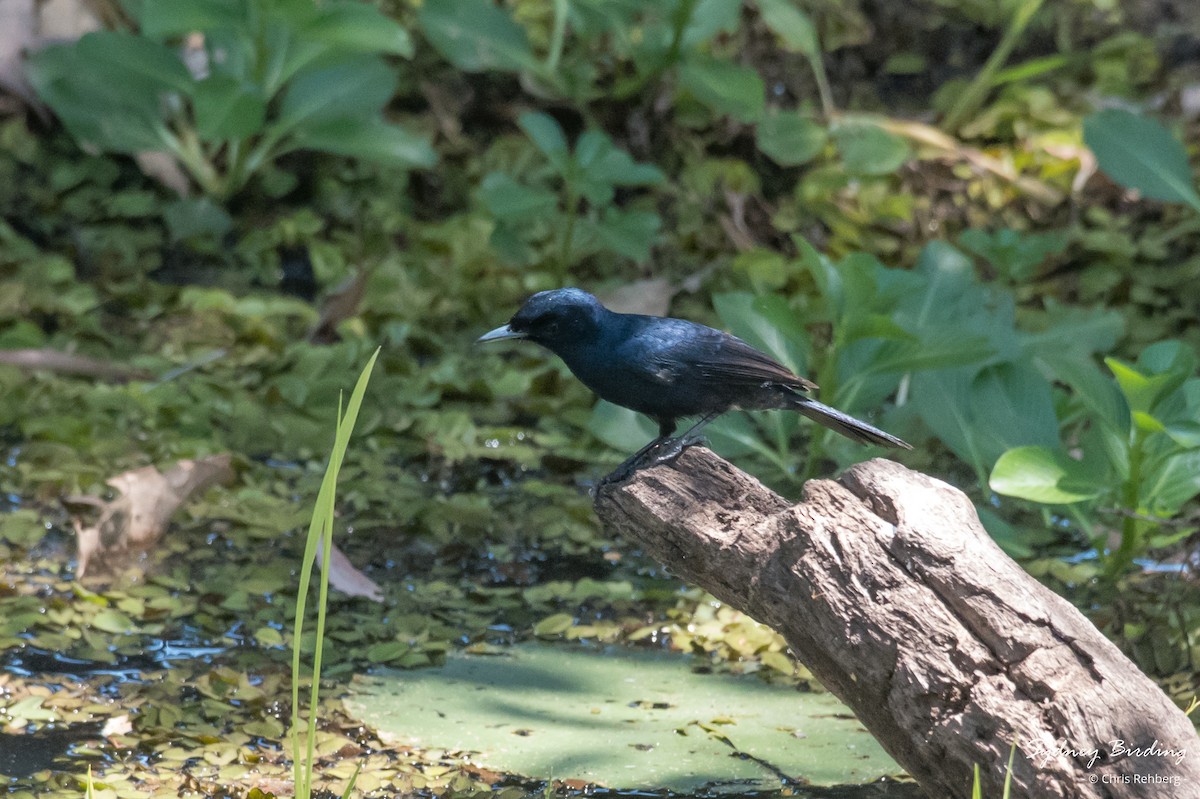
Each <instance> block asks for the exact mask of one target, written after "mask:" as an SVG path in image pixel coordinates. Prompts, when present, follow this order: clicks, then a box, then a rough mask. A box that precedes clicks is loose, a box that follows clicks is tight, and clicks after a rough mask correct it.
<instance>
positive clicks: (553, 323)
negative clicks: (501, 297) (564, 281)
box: [476, 288, 608, 352]
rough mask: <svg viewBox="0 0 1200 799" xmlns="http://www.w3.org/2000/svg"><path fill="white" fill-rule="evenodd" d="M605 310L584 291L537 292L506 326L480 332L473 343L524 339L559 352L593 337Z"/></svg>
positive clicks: (567, 289)
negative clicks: (483, 332) (487, 331)
mask: <svg viewBox="0 0 1200 799" xmlns="http://www.w3.org/2000/svg"><path fill="white" fill-rule="evenodd" d="M605 313H608V311H607V310H606V309H605V307H604V306H603V305H601V304H600V301H599V300H597V299H596V298H595V297H593V296H592V295H591V294H588V293H587V292H586V291H582V290H580V289H574V288H566V289H552V290H551V291H539V292H538V293H537V294H534V295H533V296H532V297H530V298H529V299H528V300H526V301H525V304H524V305H522V306H521V309H520V310H519V311H517V312H516V314H514V315H513V318H512V319H510V320H508V324H507V325H504V326H503V327H498V328H496V329H495V330H493V331H491V332H490V333H485V334H483V335H482V336H480V337H479V338H478V339H477V341H476V343H482V342H485V341H500V340H502V339H509V338H526V339H529V340H530V341H533V342H535V343H537V344H541V345H542V346H543V347H546V348H547V349H550V350H553V351H555V352H561V351H562V350H563V349H567V348H570V347H571V346H573V345H575V344H582V343H587V342H589V341H591V340H592V339H594V338H595V336H596V334H597V333H598V332H599V328H600V319H601V317H602V316H603V315H604V314H605Z"/></svg>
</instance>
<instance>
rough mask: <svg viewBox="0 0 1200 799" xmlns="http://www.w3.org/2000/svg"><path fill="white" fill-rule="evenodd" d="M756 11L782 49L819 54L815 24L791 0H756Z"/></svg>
mask: <svg viewBox="0 0 1200 799" xmlns="http://www.w3.org/2000/svg"><path fill="white" fill-rule="evenodd" d="M758 11H759V13H760V14H761V15H762V20H763V22H765V23H766V25H767V27H768V28H770V29H771V32H772V33H774V34H775V35H776V36H778V37H779V41H780V43H781V44H782V45H783V49H785V50H788V51H790V52H793V53H803V54H804V55H806V56H810V57H812V56H819V55H820V54H821V44H820V42H819V41H818V40H817V29H816V26H814V25H813V23H812V20H811V19H809V17H808V15H807V14H805V13H804V12H803V11H801V10H800V9H799V8H797V7H796V4H795V3H794V2H793V0H758Z"/></svg>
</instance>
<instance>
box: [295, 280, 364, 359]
mask: <svg viewBox="0 0 1200 799" xmlns="http://www.w3.org/2000/svg"><path fill="white" fill-rule="evenodd" d="M366 289H367V270H365V269H359V270H358V271H356V272H355V273H354V274H353V275H351V276H350V277H348V278H347V279H346V280H344V281H342V284H341V285H340V286H338V287H337V288H335V289H334V290H333V291H332V292H330V293H329V295H328V296H326V297H325V301H324V302H322V303H321V316H320V318H319V319H317V323H316V324H315V325H313V328H312V330H310V331H308V341H309V343H311V344H332V343H334V342H335V341H338V340H339V338H340V337H339V336H338V334H337V326H338V325H339V324H341V323H342V322H344V321H345V320H347V319H349V318H351V317H352V316H354V315H355V314H357V313H358V306H359V305H360V304H361V303H362V299H363V295H364V294H365V293H366Z"/></svg>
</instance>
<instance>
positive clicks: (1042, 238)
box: [959, 228, 1068, 282]
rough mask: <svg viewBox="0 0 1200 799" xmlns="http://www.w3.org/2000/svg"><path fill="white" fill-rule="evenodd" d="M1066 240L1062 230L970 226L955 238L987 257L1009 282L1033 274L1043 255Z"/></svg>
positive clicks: (1057, 250)
mask: <svg viewBox="0 0 1200 799" xmlns="http://www.w3.org/2000/svg"><path fill="white" fill-rule="evenodd" d="M1067 242H1068V239H1067V235H1066V233H1065V232H1062V231H1053V232H1049V233H1030V232H1029V231H1023V230H1013V229H1011V228H1002V229H1000V230H995V231H987V230H979V229H977V228H973V229H971V230H966V231H964V232H963V234H962V236H960V237H959V243H960V244H961V245H962V246H963V247H965V248H966V249H968V250H970V251H971V252H973V253H975V254H976V255H978V256H980V257H982V258H985V259H987V261H988V262H989V263H990V264H991V265H992V266H993V267H995V269H996V271H998V272H1000V273H1001V274H1002V275H1004V277H1005V278H1007V279H1008V280H1010V281H1013V282H1022V281H1025V280H1028V279H1029V278H1031V277H1033V276H1034V275H1035V274H1036V273H1037V270H1038V267H1040V266H1041V265H1042V264H1043V263H1045V261H1046V259H1047V258H1049V257H1050V256H1052V255H1058V254H1059V253H1061V252H1062V251H1063V250H1065V249H1066V247H1067Z"/></svg>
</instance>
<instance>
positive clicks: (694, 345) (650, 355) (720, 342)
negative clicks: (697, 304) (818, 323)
mask: <svg viewBox="0 0 1200 799" xmlns="http://www.w3.org/2000/svg"><path fill="white" fill-rule="evenodd" d="M656 321H657V322H658V324H655V325H652V326H647V327H646V328H645V329H643V330H642V331H641V332H640V333H639V334H638V335H637V337H636V341H637V349H638V350H639V351H640V352H641V353H642V356H643V360H642V363H643V364H644V366H645V368H646V370H647V371H648V372H649V373H650V375H651V376H652V377H653V378H654V379H655V380H657V381H658V382H661V383H668V384H669V383H673V382H674V381H675V380H676V378H677V377H679V376H680V373H681V372H682V371H694V372H696V373H698V374H699V375H701V376H703V377H705V378H708V379H711V380H718V381H721V382H723V383H727V384H737V385H752V386H759V385H762V384H763V383H777V384H779V385H783V386H790V387H792V388H795V389H799V390H803V391H808V390H811V389H815V388H816V387H817V385H816V383H813V382H812V381H811V380H806V379H805V378H803V377H799V376H798V375H795V374H793V373H792V372H791V370H789V369H788V368H787V367H785V366H783V364H780V363H778V362H777V361H775V360H774V359H773V358H771V357H769V356H768V355H766V354H764V353H762V352H759V351H758V350H756V349H755V348H754V347H751V346H750V345H749V344H747V343H746V342H744V341H742V340H741V339H740V338H737V337H735V336H731V335H729V334H728V333H723V332H721V331H720V330H716V329H714V328H711V327H707V326H705V325H700V324H696V323H695V322H686V321H683V320H679V319H661V320H656Z"/></svg>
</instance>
